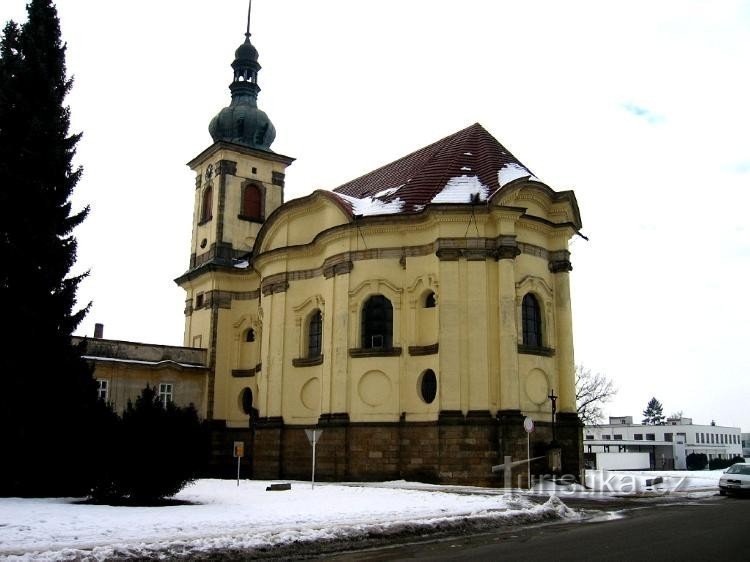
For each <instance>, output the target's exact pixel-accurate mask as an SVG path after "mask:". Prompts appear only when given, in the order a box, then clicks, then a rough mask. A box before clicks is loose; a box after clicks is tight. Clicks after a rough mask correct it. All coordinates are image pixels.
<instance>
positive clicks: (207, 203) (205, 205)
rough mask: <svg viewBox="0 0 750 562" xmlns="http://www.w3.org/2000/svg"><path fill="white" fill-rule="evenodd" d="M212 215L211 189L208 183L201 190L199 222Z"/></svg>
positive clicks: (209, 218) (208, 219)
mask: <svg viewBox="0 0 750 562" xmlns="http://www.w3.org/2000/svg"><path fill="white" fill-rule="evenodd" d="M212 217H213V189H212V188H211V186H210V185H209V186H208V187H207V188H206V189H205V191H203V201H202V203H201V222H206V221H210V220H211V218H212Z"/></svg>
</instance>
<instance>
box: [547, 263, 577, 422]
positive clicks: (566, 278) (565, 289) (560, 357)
mask: <svg viewBox="0 0 750 562" xmlns="http://www.w3.org/2000/svg"><path fill="white" fill-rule="evenodd" d="M572 269H573V266H572V265H571V263H570V252H568V251H567V250H557V251H554V252H550V256H549V270H550V271H551V272H552V273H553V279H554V291H555V318H556V322H555V326H556V329H557V334H556V342H555V347H556V357H557V372H558V377H559V385H560V390H559V394H560V399H559V402H558V409H559V411H560V412H575V411H576V397H575V361H574V357H573V315H572V309H571V303H570V274H569V272H570V271H571V270H572Z"/></svg>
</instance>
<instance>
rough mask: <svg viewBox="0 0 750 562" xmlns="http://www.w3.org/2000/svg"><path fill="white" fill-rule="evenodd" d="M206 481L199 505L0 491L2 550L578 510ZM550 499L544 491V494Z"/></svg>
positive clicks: (492, 499)
mask: <svg viewBox="0 0 750 562" xmlns="http://www.w3.org/2000/svg"><path fill="white" fill-rule="evenodd" d="M268 484H269V482H265V481H248V480H245V481H241V482H240V486H239V487H238V486H237V484H236V482H235V481H231V480H199V481H198V482H196V483H195V484H193V485H191V486H189V487H187V488H186V489H185V490H183V491H182V492H180V493H179V494H178V495H177V496H176V499H180V500H185V501H189V502H192V504H193V505H178V506H168V507H111V506H101V505H85V504H80V503H76V500H75V499H72V498H48V499H19V498H0V558H7V559H9V560H102V559H106V558H112V557H118V556H154V555H159V553H162V554H168V555H169V556H170V557H174V556H179V555H183V556H190V555H191V554H192V555H197V554H199V553H206V552H211V551H212V550H221V549H260V548H269V547H273V546H276V545H285V544H290V543H293V542H302V541H316V540H331V539H357V538H360V537H372V536H378V535H380V536H390V535H393V534H396V533H401V532H405V531H415V532H420V531H428V530H432V529H452V528H456V527H458V526H460V525H462V524H464V523H465V522H466V521H467V520H468V521H471V520H482V521H492V522H493V523H495V524H497V523H501V524H502V523H508V524H509V523H534V522H540V521H548V520H555V519H563V518H576V517H578V516H577V514H576V513H575V512H574V511H573V510H571V509H569V508H567V507H566V506H565V504H564V503H562V502H561V501H560V500H558V499H557V498H556V497H550V498H549V499H548V500H547V501H546V502H544V503H539V501H537V502H534V501H532V500H531V499H530V498H529V497H523V496H521V495H518V494H512V493H503V494H498V493H497V491H494V490H493V491H490V490H487V492H489V493H482V489H479V488H474V489H473V493H471V494H467V493H452V492H446V491H443V490H442V489H441V488H440V487H433V488H432V489H429V490H427V489H423V490H416V489H404V487H400V486H399V485H398V483H396V485H394V486H393V487H364V486H353V485H348V486H347V485H335V484H321V485H316V487H315V489H314V490H313V489H311V487H310V484H309V483H305V482H293V483H292V489H291V491H282V492H267V491H266V490H265V488H266V486H267V485H268ZM404 484H405V483H404ZM542 501H544V500H542Z"/></svg>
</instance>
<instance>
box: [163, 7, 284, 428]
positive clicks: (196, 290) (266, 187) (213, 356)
mask: <svg viewBox="0 0 750 562" xmlns="http://www.w3.org/2000/svg"><path fill="white" fill-rule="evenodd" d="M231 66H232V71H233V73H232V82H231V84H230V85H229V91H230V93H231V101H230V103H229V105H228V106H227V107H224V108H223V109H222V110H221V111H219V112H218V113H217V114H216V115H215V116H214V118H213V119H211V122H210V124H209V126H208V130H209V133H210V134H211V138H212V139H213V144H211V146H209V147H208V148H206V149H205V150H204V151H203V152H201V153H200V154H198V156H196V157H195V158H193V159H192V160H191V161H190V162H189V163H188V166H190V168H191V170H193V172H195V193H194V211H193V227H192V238H191V243H190V244H191V246H190V265H189V268H188V270H187V271H186V272H185V273H184V274H183V275H181V276H180V277H179V278H177V279H176V280H175V281H176V283H177V284H178V285H179V286H180V287H182V288H183V289H185V291H186V293H187V294H186V306H185V336H184V345H186V346H189V347H201V348H207V349H208V361H209V365H208V366H209V369H210V375H209V381H208V388H207V404H208V408H207V415H208V418H209V419H214V418H215V419H229V418H231V417H232V416H234V417H237V412H235V413H234V414H232V412H231V410H232V409H233V408H234V405H235V402H237V400H234V397H231V398H230V394H232V393H233V392H234V389H233V388H232V385H231V377H232V376H234V375H233V374H232V373H233V372H234V371H245V370H249V369H250V368H252V367H254V366H253V365H251V366H249V368H248V369H245V368H244V367H248V366H246V365H238V364H237V361H238V360H237V358H236V356H237V355H238V352H237V351H236V350H234V349H233V348H232V347H231V344H228V343H226V342H232V341H233V340H236V339H237V337H238V336H237V335H236V334H235V335H234V336H233V334H232V331H233V330H234V331H237V326H240V325H241V324H242V322H243V321H245V320H244V319H246V318H257V317H258V315H257V298H256V299H253V298H252V297H253V296H254V295H255V293H256V292H258V289H259V282H260V280H259V279H258V278H257V275H256V274H255V273H254V271H253V270H252V265H251V264H252V258H253V256H252V253H253V246H254V243H255V239H256V237H257V236H258V232H259V231H260V228H261V227H262V225H263V223H264V222H265V220H266V218H268V216H269V215H270V214H271V213H272V212H273V211H274V210H275V209H276V208H278V207H279V206H281V205H282V203H283V202H284V177H285V170H286V167H287V166H288V165H289V164H291V163H292V162H293V161H294V159H293V158H290V157H288V156H284V155H281V154H277V153H275V152H273V151H272V150H271V144H272V143H273V141H274V139H275V137H276V130H275V128H274V126H273V123H271V120H270V119H269V118H268V115H266V113H265V112H263V111H262V110H260V109H259V108H258V103H257V100H258V93H259V92H260V86H259V85H258V73H259V71H260V68H261V66H260V64H259V63H258V51H257V50H256V48H255V47H254V46H253V44H252V43H251V42H250V12H249V10H248V21H247V30H246V32H245V40H244V42H243V43H242V44H241V45H240V46H239V47H238V48H237V50H236V51H235V54H234V61H233V62H232V65H231ZM253 308H254V309H255V311H254V310H253ZM258 321H259V320H258ZM248 322H249V321H248ZM244 329H245V331H246V332H247V330H250V331H249V332H247V333H248V334H252V337H255V332H256V331H258V330H256V331H254V330H252V329H249V328H244ZM243 337H247V338H250V337H251V336H250V335H247V336H243ZM240 402H241V401H240ZM235 409H236V408H235Z"/></svg>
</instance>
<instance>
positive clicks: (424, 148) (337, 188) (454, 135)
mask: <svg viewBox="0 0 750 562" xmlns="http://www.w3.org/2000/svg"><path fill="white" fill-rule="evenodd" d="M476 128H479V129H481V130H483V131H485V132H487V130H486V129H485V128H484V127H482V125H480V124H479V123H474V124H472V125H469V126H468V127H464V128H463V129H461V130H460V131H456V132H455V133H452V134H450V135H447V136H445V137H443V138H441V139H439V140H436V141H434V142H431V143H430V144H428V145H425V146H423V147H422V148H418V149H417V150H414V151H412V152H410V153H409V154H406V155H404V156H402V157H400V158H397V159H396V160H393V161H391V162H388V163H386V164H383V165H382V166H379V167H377V168H375V169H374V170H370V171H369V172H366V173H364V174H362V175H360V176H357V177H356V178H353V179H351V180H349V181H347V182H345V183H342V184H341V185H339V186H337V187H335V188H333V189H332V190H331V191H332V192H334V193H337V192H338V190H339V189H341V188H342V187H345V186H347V185H350V184H353V183H356V182H357V181H359V180H361V179H362V178H364V177H366V176H372V175H375V174H377V173H378V172H380V171H382V170H385V169H386V168H393V167H395V166H396V165H397V164H398V163H399V162H403V161H404V160H408V159H409V158H412V157H413V156H415V155H417V154H419V153H420V152H427V151H428V150H429V149H431V148H434V147H435V146H436V145H440V144H443V143H446V142H448V141H449V140H453V139H454V138H455V137H459V136H460V135H461V134H463V133H466V132H468V131H470V130H471V129H476ZM431 159H432V158H430V159H428V161H429V160H431ZM344 195H346V194H344Z"/></svg>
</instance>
